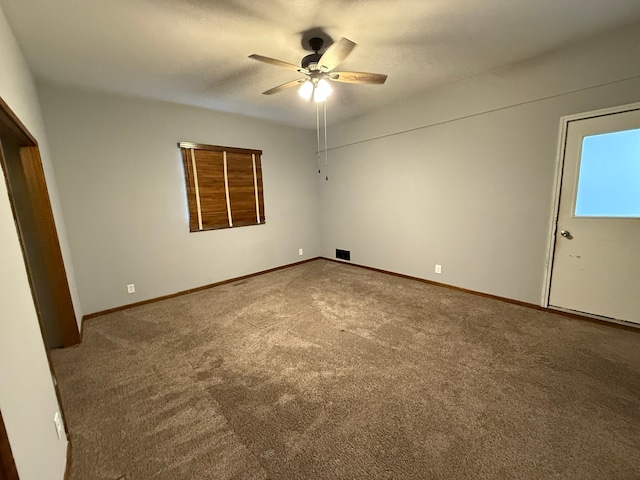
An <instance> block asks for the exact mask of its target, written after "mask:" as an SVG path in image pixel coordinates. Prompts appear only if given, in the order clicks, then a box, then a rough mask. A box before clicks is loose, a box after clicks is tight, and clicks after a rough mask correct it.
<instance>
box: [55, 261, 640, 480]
mask: <svg viewBox="0 0 640 480" xmlns="http://www.w3.org/2000/svg"><path fill="white" fill-rule="evenodd" d="M52 357H53V362H54V367H55V371H56V373H57V376H58V383H59V388H60V392H61V397H62V402H63V406H64V410H65V413H66V416H67V422H68V425H69V429H70V435H71V438H72V442H73V461H72V479H73V480H94V479H95V480H115V479H119V478H122V477H124V478H126V479H127V480H142V479H167V480H169V479H171V480H181V479H272V480H277V479H287V480H288V479H470V478H480V479H500V478H505V479H506V478H508V479H519V478H522V479H549V478H562V479H568V478H575V479H603V478H606V479H637V478H640V442H639V441H638V440H639V439H640V334H639V333H638V332H635V331H628V330H624V329H618V328H613V327H611V326H608V325H605V324H597V323H592V322H587V321H582V320H578V319H572V318H568V317H564V316H561V315H558V314H553V313H550V312H544V311H537V310H533V309H529V308H526V307H521V306H517V305H512V304H508V303H505V302H500V301H497V300H493V299H488V298H484V297H481V296H477V295H472V294H468V293H464V292H460V291H456V290H451V289H446V288H443V287H438V286H435V285H429V284H424V283H421V282H417V281H412V280H408V279H403V278H399V277H395V276H391V275H386V274H383V273H378V272H373V271H369V270H365V269H361V268H357V267H354V266H351V265H348V264H339V263H335V262H329V261H326V260H316V261H313V262H309V263H305V264H301V265H297V266H294V267H291V268H287V269H284V270H279V271H276V272H272V273H268V274H264V275H260V276H256V277H252V278H250V279H247V280H242V281H238V282H236V283H231V284H226V285H223V286H218V287H215V288H211V289H207V290H203V291H199V292H196V293H192V294H189V295H184V296H180V297H175V298H172V299H168V300H163V301H161V302H157V303H153V304H148V305H145V306H140V307H136V308H131V309H128V310H125V311H121V312H117V313H112V314H108V315H104V316H102V317H99V318H95V319H92V320H90V321H88V322H86V324H85V327H84V340H83V342H82V344H81V345H79V346H78V347H75V348H69V349H64V350H55V351H53V352H52Z"/></svg>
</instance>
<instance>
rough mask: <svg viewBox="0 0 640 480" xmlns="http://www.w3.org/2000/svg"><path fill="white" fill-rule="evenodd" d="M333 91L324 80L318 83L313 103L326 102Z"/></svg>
mask: <svg viewBox="0 0 640 480" xmlns="http://www.w3.org/2000/svg"><path fill="white" fill-rule="evenodd" d="M331 92H332V89H331V85H329V82H327V81H326V80H325V79H324V78H322V79H320V81H318V84H317V85H316V89H315V91H314V92H313V101H314V102H324V101H325V100H326V99H327V97H328V96H329V95H331Z"/></svg>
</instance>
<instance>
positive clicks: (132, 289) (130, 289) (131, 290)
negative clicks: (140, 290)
mask: <svg viewBox="0 0 640 480" xmlns="http://www.w3.org/2000/svg"><path fill="white" fill-rule="evenodd" d="M127 293H136V286H135V284H133V283H130V284H129V285H127Z"/></svg>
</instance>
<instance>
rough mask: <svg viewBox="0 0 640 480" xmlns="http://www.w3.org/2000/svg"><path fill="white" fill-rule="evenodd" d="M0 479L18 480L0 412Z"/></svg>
mask: <svg viewBox="0 0 640 480" xmlns="http://www.w3.org/2000/svg"><path fill="white" fill-rule="evenodd" d="M0 480H19V477H18V470H17V469H16V464H15V462H14V460H13V455H12V454H11V445H9V437H8V435H7V430H6V428H5V426H4V420H2V412H0Z"/></svg>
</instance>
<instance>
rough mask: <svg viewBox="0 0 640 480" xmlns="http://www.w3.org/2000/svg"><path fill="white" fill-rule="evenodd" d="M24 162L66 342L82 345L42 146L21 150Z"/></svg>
mask: <svg viewBox="0 0 640 480" xmlns="http://www.w3.org/2000/svg"><path fill="white" fill-rule="evenodd" d="M20 159H21V160H22V168H23V170H24V172H25V177H26V178H27V180H28V182H27V188H28V190H29V196H30V198H31V200H32V208H33V214H34V217H35V219H36V221H37V222H38V225H39V226H40V245H41V247H42V250H43V252H44V258H45V264H46V268H47V273H48V276H49V278H50V279H51V284H52V289H53V295H54V299H55V306H56V311H57V316H58V322H59V324H60V332H61V334H62V343H63V346H64V347H71V346H73V345H77V344H78V343H80V331H79V329H78V324H77V321H76V314H75V310H74V308H73V300H72V299H71V292H70V291H69V281H68V278H67V272H66V269H65V268H64V261H63V259H62V250H61V249H60V243H59V241H58V231H57V229H56V224H55V221H54V218H53V211H52V209H51V203H50V201H49V191H48V189H47V183H46V178H45V176H44V170H43V168H42V161H41V158H40V152H39V150H38V147H36V146H29V147H22V148H20Z"/></svg>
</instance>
